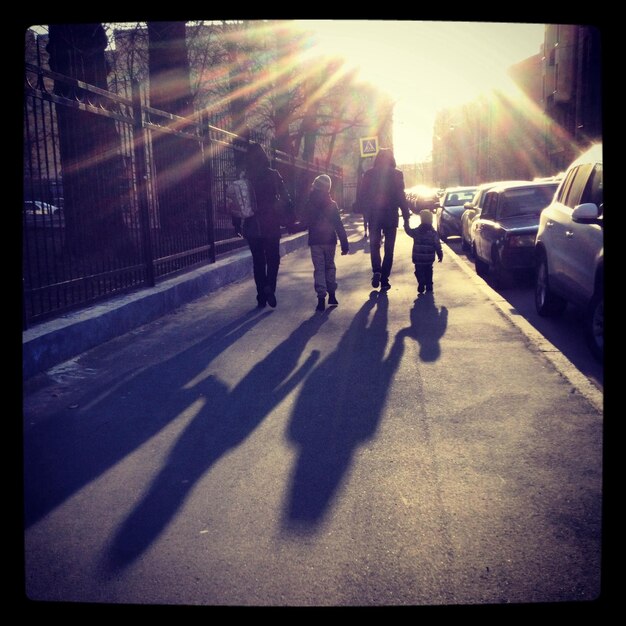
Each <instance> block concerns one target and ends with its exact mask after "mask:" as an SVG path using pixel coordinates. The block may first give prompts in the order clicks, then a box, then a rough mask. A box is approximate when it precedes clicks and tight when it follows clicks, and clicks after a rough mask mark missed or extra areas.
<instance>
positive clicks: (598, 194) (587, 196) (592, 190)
mask: <svg viewBox="0 0 626 626" xmlns="http://www.w3.org/2000/svg"><path fill="white" fill-rule="evenodd" d="M602 196H603V194H602V164H601V163H597V164H596V165H595V166H594V168H593V171H592V172H591V176H590V177H589V181H588V182H587V185H586V187H585V189H584V191H583V194H582V196H581V198H580V203H581V204H582V203H583V202H593V203H594V204H595V205H596V206H597V207H598V208H599V209H600V212H601V213H602V209H603V197H602Z"/></svg>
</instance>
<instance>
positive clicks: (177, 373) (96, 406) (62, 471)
mask: <svg viewBox="0 0 626 626" xmlns="http://www.w3.org/2000/svg"><path fill="white" fill-rule="evenodd" d="M264 317H265V315H260V316H259V315H256V313H255V311H251V312H248V313H246V314H244V315H242V316H240V317H239V318H237V319H236V320H233V321H232V322H231V323H229V324H228V325H226V326H225V327H223V328H221V329H220V330H219V331H217V332H215V333H213V334H212V335H211V336H209V337H207V338H206V339H205V340H203V341H201V342H199V343H197V344H195V345H194V346H193V347H191V348H189V349H188V350H186V351H184V352H182V353H180V354H178V355H176V356H175V357H173V358H172V359H170V360H168V361H164V362H161V363H158V364H157V365H154V366H152V367H149V368H146V369H145V370H140V371H139V372H138V373H137V372H135V373H132V374H129V373H126V374H123V375H121V378H120V379H117V380H114V381H112V382H109V383H108V384H107V385H106V387H102V388H97V389H93V387H90V388H89V389H88V390H87V391H86V392H85V396H84V397H83V398H81V399H79V401H78V402H77V405H78V406H77V408H75V409H71V408H70V409H65V410H62V411H58V412H56V413H54V414H51V415H49V416H47V417H46V419H45V420H42V421H41V422H40V423H37V424H36V425H34V426H30V427H27V428H25V430H24V526H25V528H28V527H29V526H31V525H32V524H34V523H35V522H37V521H38V520H39V519H41V518H42V517H43V516H45V515H46V514H47V513H49V512H50V511H51V510H53V509H54V508H55V507H57V506H59V505H60V504H61V503H62V502H64V501H65V500H66V499H68V498H69V497H71V496H72V495H73V494H74V493H76V492H77V491H78V490H80V489H81V488H82V487H84V486H85V485H86V484H88V483H89V482H90V481H92V480H94V479H95V478H97V477H98V476H100V475H101V474H103V473H104V472H105V471H107V470H108V469H110V468H111V467H113V466H114V465H115V464H116V463H118V462H119V461H120V460H122V459H124V458H125V457H126V456H127V455H128V454H130V453H131V452H133V451H134V450H135V449H137V448H139V447H140V446H141V445H142V444H144V443H145V442H146V441H148V440H149V439H150V438H151V437H153V436H154V435H155V434H157V433H158V432H159V431H161V430H162V429H163V428H165V427H166V426H167V425H168V424H169V423H170V422H171V421H172V420H173V419H175V418H176V417H177V416H178V415H179V414H180V413H181V412H182V411H184V410H185V409H186V408H187V407H188V406H189V405H190V404H191V403H192V402H193V400H194V399H195V395H194V394H195V391H186V390H185V385H186V384H187V383H188V381H190V380H192V379H193V378H194V377H195V376H197V375H198V374H199V373H200V372H202V371H203V370H204V369H205V368H206V367H207V365H208V364H209V363H210V362H211V361H212V360H213V359H215V358H216V357H217V356H218V355H219V354H220V353H222V352H223V351H224V350H226V349H227V348H229V347H230V346H231V345H232V344H234V343H235V342H236V341H238V340H239V339H241V338H242V337H243V336H244V335H245V334H246V333H247V332H248V331H249V330H250V329H252V328H253V327H254V326H255V325H256V324H257V323H259V322H260V321H261V320H262V319H264ZM94 398H98V399H97V400H95V401H94ZM27 419H28V418H27Z"/></svg>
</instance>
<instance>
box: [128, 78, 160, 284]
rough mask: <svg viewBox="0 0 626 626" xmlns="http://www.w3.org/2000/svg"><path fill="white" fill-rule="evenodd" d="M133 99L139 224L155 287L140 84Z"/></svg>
mask: <svg viewBox="0 0 626 626" xmlns="http://www.w3.org/2000/svg"><path fill="white" fill-rule="evenodd" d="M132 98H133V152H134V156H135V168H136V169H135V172H136V174H135V176H136V180H135V187H136V189H137V202H138V204H139V224H140V228H141V242H142V248H143V260H144V264H145V266H146V282H147V283H148V285H149V286H150V287H154V285H155V281H154V258H153V254H152V234H151V229H150V209H149V206H150V205H149V200H148V171H147V166H146V163H147V159H146V142H147V131H146V130H145V129H144V127H143V116H142V110H141V97H140V94H139V82H138V81H137V80H133V82H132Z"/></svg>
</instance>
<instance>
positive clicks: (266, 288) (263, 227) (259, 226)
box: [235, 143, 295, 308]
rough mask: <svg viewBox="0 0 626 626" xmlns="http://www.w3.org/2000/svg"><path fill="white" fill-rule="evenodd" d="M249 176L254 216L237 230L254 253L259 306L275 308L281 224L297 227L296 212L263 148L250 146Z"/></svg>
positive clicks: (291, 227)
mask: <svg viewBox="0 0 626 626" xmlns="http://www.w3.org/2000/svg"><path fill="white" fill-rule="evenodd" d="M245 176H246V177H247V178H248V179H249V181H250V183H251V185H252V191H253V195H254V205H255V208H254V214H253V215H252V216H251V217H248V218H245V219H244V220H243V222H242V223H241V224H240V225H238V224H235V230H236V232H238V233H241V234H242V235H243V236H244V237H245V238H246V240H247V242H248V245H249V247H250V252H251V254H252V267H253V274H254V282H255V285H256V290H257V296H256V299H257V305H258V307H259V308H263V307H264V306H265V305H266V304H269V305H270V306H271V307H275V306H276V304H277V302H276V283H277V279H278V268H279V266H280V236H281V225H283V226H286V227H287V230H288V231H291V230H292V229H293V228H294V224H295V212H294V207H293V203H292V201H291V198H290V196H289V192H288V191H287V188H286V186H285V183H284V181H283V178H282V176H281V175H280V173H279V172H278V170H275V169H273V168H271V167H270V160H269V158H268V156H267V154H266V153H265V150H264V149H263V147H262V146H261V145H260V144H258V143H250V144H249V146H248V150H247V152H246V156H245Z"/></svg>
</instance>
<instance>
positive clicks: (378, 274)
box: [372, 272, 380, 289]
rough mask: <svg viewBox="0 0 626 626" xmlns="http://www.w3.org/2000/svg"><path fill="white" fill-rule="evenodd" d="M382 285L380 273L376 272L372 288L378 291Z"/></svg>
mask: <svg viewBox="0 0 626 626" xmlns="http://www.w3.org/2000/svg"><path fill="white" fill-rule="evenodd" d="M379 285H380V272H374V276H372V287H374V289H378V286H379Z"/></svg>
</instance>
